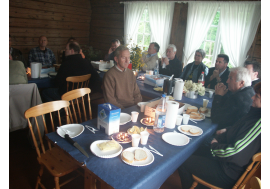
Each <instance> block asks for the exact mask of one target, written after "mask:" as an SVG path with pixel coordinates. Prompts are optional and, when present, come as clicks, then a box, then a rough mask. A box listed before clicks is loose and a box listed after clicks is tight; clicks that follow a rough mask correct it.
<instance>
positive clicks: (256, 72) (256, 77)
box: [245, 61, 261, 87]
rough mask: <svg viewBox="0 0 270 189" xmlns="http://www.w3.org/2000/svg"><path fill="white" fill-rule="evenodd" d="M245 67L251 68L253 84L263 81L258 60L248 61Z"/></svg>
mask: <svg viewBox="0 0 270 189" xmlns="http://www.w3.org/2000/svg"><path fill="white" fill-rule="evenodd" d="M245 68H247V69H248V70H249V73H250V75H251V81H252V84H251V86H252V87H254V86H255V85H256V84H257V83H259V82H261V79H260V76H261V65H260V64H259V62H257V61H246V62H245Z"/></svg>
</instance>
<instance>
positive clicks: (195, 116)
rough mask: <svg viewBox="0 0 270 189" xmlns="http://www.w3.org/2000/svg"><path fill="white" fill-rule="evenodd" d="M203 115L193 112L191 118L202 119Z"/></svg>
mask: <svg viewBox="0 0 270 189" xmlns="http://www.w3.org/2000/svg"><path fill="white" fill-rule="evenodd" d="M202 117H203V116H202V115H201V114H200V113H198V112H191V113H190V118H191V119H202Z"/></svg>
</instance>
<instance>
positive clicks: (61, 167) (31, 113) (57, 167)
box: [24, 100, 79, 189]
mask: <svg viewBox="0 0 270 189" xmlns="http://www.w3.org/2000/svg"><path fill="white" fill-rule="evenodd" d="M68 106H69V102H68V101H64V100H59V101H52V102H47V103H43V104H40V105H37V106H34V107H32V108H29V109H28V110H26V111H25V113H24V116H25V118H26V119H27V121H28V126H29V129H30V131H31V134H32V138H33V142H34V145H35V148H36V152H37V155H38V158H37V160H38V163H39V164H40V170H39V175H38V178H37V184H36V187H35V188H36V189H37V188H38V187H39V186H41V187H42V188H45V186H44V185H43V184H42V183H41V177H42V174H43V169H44V167H45V168H46V169H47V170H48V171H49V172H50V174H52V175H53V176H54V181H55V188H56V189H59V188H60V187H61V186H62V185H64V184H66V183H68V182H70V181H71V180H73V179H75V178H77V177H78V176H79V175H77V176H76V177H73V178H71V179H69V180H67V181H65V182H63V183H62V184H61V185H59V177H61V176H64V175H66V174H68V173H71V172H73V171H74V170H76V171H77V169H78V168H79V165H77V164H76V163H75V162H74V161H72V159H71V157H70V156H68V155H67V154H65V152H64V151H62V150H61V149H59V148H58V147H51V143H50V142H49V141H48V148H49V149H48V150H45V146H44V144H43V139H42V137H41V133H40V126H39V125H38V122H37V117H38V116H41V117H42V120H43V125H44V132H45V134H47V133H48V129H47V125H46V122H45V118H44V114H50V121H51V127H52V131H55V126H54V122H53V118H52V112H55V111H57V112H58V121H59V126H61V125H62V124H61V118H60V112H59V110H60V109H62V108H65V112H66V120H67V123H69V115H68V110H67V107H68ZM31 117H33V118H34V119H35V122H36V127H37V131H38V136H35V134H34V132H33V127H32V124H31V122H30V118H31ZM57 126H58V125H57ZM36 137H38V138H39V141H40V148H41V149H40V148H39V145H38V143H37V140H36Z"/></svg>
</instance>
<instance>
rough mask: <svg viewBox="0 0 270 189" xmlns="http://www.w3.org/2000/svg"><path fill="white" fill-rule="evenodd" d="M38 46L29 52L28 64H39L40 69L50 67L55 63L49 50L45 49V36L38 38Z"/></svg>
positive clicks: (46, 41) (46, 42)
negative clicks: (40, 65)
mask: <svg viewBox="0 0 270 189" xmlns="http://www.w3.org/2000/svg"><path fill="white" fill-rule="evenodd" d="M38 42H39V46H38V47H35V48H33V49H31V50H30V53H29V64H30V63H31V62H40V63H42V67H51V66H52V65H53V64H55V63H56V60H55V56H54V54H53V52H52V50H51V49H49V48H47V47H46V46H47V44H48V40H47V38H46V37H45V36H40V37H39V40H38Z"/></svg>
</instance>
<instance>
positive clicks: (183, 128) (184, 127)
mask: <svg viewBox="0 0 270 189" xmlns="http://www.w3.org/2000/svg"><path fill="white" fill-rule="evenodd" d="M189 129H191V127H189V126H182V127H181V130H182V131H184V132H188V131H189Z"/></svg>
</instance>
